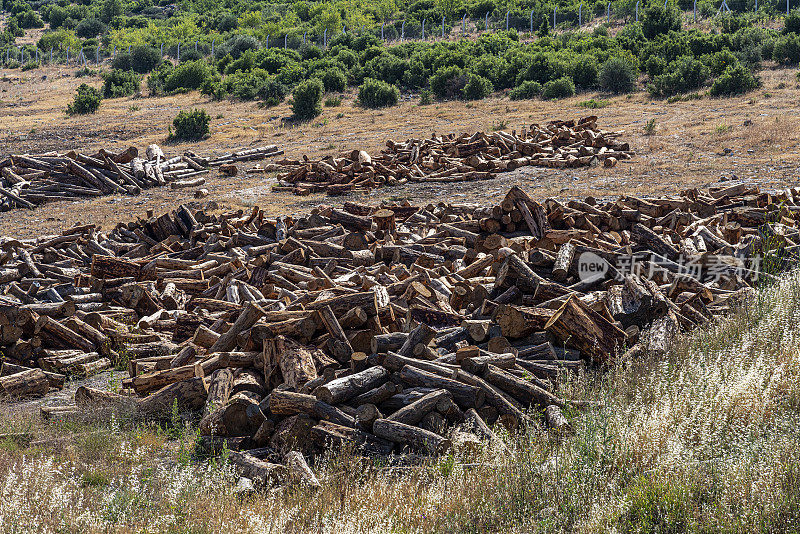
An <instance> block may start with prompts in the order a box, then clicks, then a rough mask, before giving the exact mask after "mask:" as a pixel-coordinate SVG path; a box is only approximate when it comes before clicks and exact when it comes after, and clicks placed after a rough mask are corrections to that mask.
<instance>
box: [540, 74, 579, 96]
mask: <svg viewBox="0 0 800 534" xmlns="http://www.w3.org/2000/svg"><path fill="white" fill-rule="evenodd" d="M570 96H575V83H574V82H573V81H572V78H570V77H569V76H562V77H561V78H558V79H557V80H550V81H549V82H547V83H546V84H544V86H543V87H542V98H544V99H545V100H552V99H555V98H567V97H570Z"/></svg>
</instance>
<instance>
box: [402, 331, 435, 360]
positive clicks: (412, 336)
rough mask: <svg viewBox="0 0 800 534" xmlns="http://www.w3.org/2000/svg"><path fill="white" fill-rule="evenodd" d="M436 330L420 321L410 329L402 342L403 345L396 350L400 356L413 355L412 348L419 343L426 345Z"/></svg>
mask: <svg viewBox="0 0 800 534" xmlns="http://www.w3.org/2000/svg"><path fill="white" fill-rule="evenodd" d="M435 335H436V331H435V330H434V329H433V328H431V327H430V326H428V325H427V324H424V323H420V324H419V325H418V326H417V327H416V328H414V330H412V331H411V332H410V333H409V334H408V337H407V338H406V339H405V341H404V342H403V345H402V346H401V347H400V348H399V349H398V350H397V353H398V354H399V355H400V356H405V357H411V356H414V350H415V349H416V347H418V346H419V345H422V346H423V347H424V346H427V345H428V343H430V342H431V341H432V340H433V338H434V336H435Z"/></svg>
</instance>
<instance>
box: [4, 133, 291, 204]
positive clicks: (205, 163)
mask: <svg viewBox="0 0 800 534" xmlns="http://www.w3.org/2000/svg"><path fill="white" fill-rule="evenodd" d="M280 154H283V151H281V150H278V148H277V147H275V146H274V145H271V146H265V147H260V148H251V149H246V150H242V151H239V152H234V153H231V154H225V155H223V156H220V157H217V158H213V159H210V158H206V157H202V156H198V155H197V154H194V153H193V152H186V153H184V154H183V155H182V156H176V157H173V158H166V157H165V156H164V152H163V151H162V150H161V148H159V147H158V145H150V146H148V147H147V150H146V151H145V155H146V158H140V157H138V155H139V151H138V150H137V149H136V147H130V148H128V149H127V150H125V151H123V152H116V153H115V152H110V151H108V150H105V149H101V150H100V151H98V152H97V153H96V154H93V155H90V156H88V155H85V154H81V153H79V152H75V151H70V152H67V153H63V154H62V153H58V152H49V153H46V154H39V155H12V156H9V157H7V158H5V159H2V160H0V211H8V210H10V209H12V208H15V207H21V208H30V209H33V208H35V207H36V206H37V205H39V204H43V203H45V202H51V201H55V200H78V199H81V198H88V197H98V196H102V195H107V194H117V193H118V194H123V195H138V194H139V193H140V192H141V190H142V189H146V188H150V187H158V186H162V185H166V184H168V183H169V184H170V187H172V188H173V189H179V188H183V187H196V186H199V185H202V184H204V183H205V181H206V179H205V175H207V174H208V173H209V172H210V168H213V167H218V168H219V171H220V172H221V173H223V174H229V175H230V174H236V172H237V169H236V166H235V165H234V163H236V162H239V161H249V160H256V159H264V158H266V157H269V156H277V155H280Z"/></svg>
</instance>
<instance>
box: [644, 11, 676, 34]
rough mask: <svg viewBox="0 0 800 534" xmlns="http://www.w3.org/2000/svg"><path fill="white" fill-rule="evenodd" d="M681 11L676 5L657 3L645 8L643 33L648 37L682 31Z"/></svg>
mask: <svg viewBox="0 0 800 534" xmlns="http://www.w3.org/2000/svg"><path fill="white" fill-rule="evenodd" d="M680 29H681V12H680V11H678V9H677V8H676V7H674V6H667V7H664V6H663V5H661V4H658V3H655V4H652V5H651V6H650V7H648V8H647V9H645V10H644V16H643V17H642V33H644V36H645V37H646V38H648V39H653V38H654V37H656V36H658V35H661V34H666V33H669V32H670V31H680Z"/></svg>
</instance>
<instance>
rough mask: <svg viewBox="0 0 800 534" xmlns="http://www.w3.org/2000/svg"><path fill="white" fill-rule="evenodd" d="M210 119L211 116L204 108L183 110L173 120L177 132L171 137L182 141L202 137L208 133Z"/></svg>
mask: <svg viewBox="0 0 800 534" xmlns="http://www.w3.org/2000/svg"><path fill="white" fill-rule="evenodd" d="M209 121H211V117H209V116H208V113H206V110H204V109H195V110H192V111H181V112H180V113H178V116H177V117H175V119H173V121H172V125H173V126H174V127H175V132H174V133H173V134H172V135H171V137H172V138H173V139H179V140H182V141H194V140H197V139H202V138H203V137H205V136H206V135H207V134H208V123H209Z"/></svg>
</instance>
